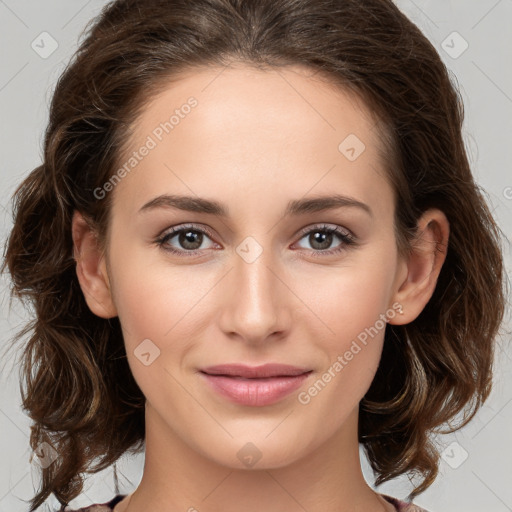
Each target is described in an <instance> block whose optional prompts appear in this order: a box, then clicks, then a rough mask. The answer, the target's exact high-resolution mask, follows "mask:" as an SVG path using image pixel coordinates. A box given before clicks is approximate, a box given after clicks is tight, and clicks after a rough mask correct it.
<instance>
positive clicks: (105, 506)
mask: <svg viewBox="0 0 512 512" xmlns="http://www.w3.org/2000/svg"><path fill="white" fill-rule="evenodd" d="M125 496H127V495H126V494H117V495H116V496H115V497H114V498H113V499H111V500H110V501H108V502H107V503H97V504H94V505H90V506H88V507H85V508H79V509H77V510H73V509H71V508H69V507H66V508H64V509H63V511H62V512H111V511H112V510H113V509H114V507H115V506H116V505H117V504H118V503H119V502H120V501H121V500H122V499H123V498H124V497H125ZM381 496H382V497H383V498H384V499H385V500H386V501H388V502H389V503H391V504H392V505H393V506H394V507H395V508H396V510H397V512H428V510H425V509H424V508H421V507H418V505H414V503H407V502H405V501H402V500H399V499H398V498H393V497H392V496H388V495H387V494H381Z"/></svg>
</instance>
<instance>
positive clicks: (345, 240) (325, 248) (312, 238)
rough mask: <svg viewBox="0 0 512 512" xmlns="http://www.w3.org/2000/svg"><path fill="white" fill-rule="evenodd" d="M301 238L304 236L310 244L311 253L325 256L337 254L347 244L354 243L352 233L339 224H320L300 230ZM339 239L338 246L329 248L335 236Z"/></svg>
mask: <svg viewBox="0 0 512 512" xmlns="http://www.w3.org/2000/svg"><path fill="white" fill-rule="evenodd" d="M301 235H303V236H302V238H301V240H302V239H303V238H306V240H307V242H308V243H309V244H310V245H311V247H312V250H313V255H314V256H315V257H316V256H325V255H331V254H337V253H339V252H341V251H344V250H346V249H347V246H350V245H355V243H356V242H355V237H354V235H353V234H352V233H351V232H350V231H348V230H345V229H343V228H341V227H339V226H335V227H330V226H326V225H325V224H322V225H320V226H314V227H313V228H307V230H305V231H302V232H301ZM336 237H337V238H338V239H340V240H341V243H340V244H339V245H338V247H335V248H334V249H329V247H330V246H331V244H332V242H333V240H334V239H335V238H336Z"/></svg>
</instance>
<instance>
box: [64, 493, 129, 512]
mask: <svg viewBox="0 0 512 512" xmlns="http://www.w3.org/2000/svg"><path fill="white" fill-rule="evenodd" d="M125 496H126V495H125V494H117V495H116V496H115V497H114V498H112V499H111V500H110V501H107V502H105V503H94V504H92V505H89V506H88V507H83V508H77V509H73V508H71V507H69V506H68V507H64V508H61V509H60V510H59V511H58V512H111V511H112V510H113V509H114V507H115V506H116V505H117V504H118V503H119V502H120V501H121V500H122V499H123V498H124V497H125ZM56 512H57V511H56Z"/></svg>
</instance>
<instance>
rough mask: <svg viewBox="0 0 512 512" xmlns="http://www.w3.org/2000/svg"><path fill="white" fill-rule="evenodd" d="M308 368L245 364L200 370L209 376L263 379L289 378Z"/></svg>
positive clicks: (287, 365)
mask: <svg viewBox="0 0 512 512" xmlns="http://www.w3.org/2000/svg"><path fill="white" fill-rule="evenodd" d="M310 371H311V370H310V369H309V368H304V367H299V366H291V365H289V364H274V363H269V364H262V365H261V366H247V365H245V364H220V365H216V366H209V367H208V368H203V369H201V372H203V373H207V374H209V375H227V376H230V377H244V378H247V379H251V378H252V379H257V378H265V377H290V376H297V375H302V374H303V373H308V372H310Z"/></svg>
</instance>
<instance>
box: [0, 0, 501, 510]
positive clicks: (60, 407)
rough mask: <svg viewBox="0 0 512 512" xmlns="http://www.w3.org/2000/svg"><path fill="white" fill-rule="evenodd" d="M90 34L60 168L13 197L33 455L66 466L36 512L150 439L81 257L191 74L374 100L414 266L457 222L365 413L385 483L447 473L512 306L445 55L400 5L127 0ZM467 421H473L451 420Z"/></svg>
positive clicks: (58, 129)
mask: <svg viewBox="0 0 512 512" xmlns="http://www.w3.org/2000/svg"><path fill="white" fill-rule="evenodd" d="M92 21H94V23H92V24H90V26H88V27H86V28H87V31H86V37H85V39H84V40H83V42H82V43H81V44H80V46H79V48H78V50H77V51H76V52H75V54H74V55H73V57H72V59H71V60H70V62H69V64H68V65H67V67H66V69H65V70H64V72H63V73H62V74H61V76H60V78H59V80H58V82H57V84H56V87H55V90H54V93H53V96H52V101H51V105H50V116H49V123H48V126H47V128H46V132H45V139H44V155H43V163H42V164H41V165H40V166H38V167H36V168H35V169H34V170H33V171H32V172H31V173H30V174H29V175H28V177H26V179H24V181H23V182H22V183H21V184H20V185H19V187H18V188H17V189H16V191H15V192H14V194H13V198H12V199H13V216H14V225H13V228H12V231H11V232H10V235H9V237H8V240H7V245H6V251H5V261H4V264H3V267H2V269H5V267H6V266H7V267H8V270H9V272H10V274H11V276H12V282H13V285H12V289H11V296H13V297H14V296H15V297H17V298H19V299H21V300H22V301H23V302H28V303H30V304H31V305H32V306H33V307H34V315H33V317H32V318H31V320H30V322H28V323H26V324H24V327H23V329H22V330H21V331H20V332H19V333H18V334H17V335H16V337H15V340H20V339H22V338H25V335H29V336H27V340H26V341H24V345H23V347H24V350H23V353H22V361H21V363H22V364H21V369H22V378H23V387H22V388H21V390H22V401H23V407H24V410H25V411H27V413H28V415H29V417H30V418H31V420H32V422H33V423H32V426H31V436H30V445H31V447H32V449H33V450H34V451H35V450H36V449H37V447H38V446H39V445H40V444H41V443H42V442H47V443H49V444H50V445H51V446H53V447H54V448H55V449H56V450H57V453H58V455H59V457H58V458H57V459H56V460H55V462H54V463H52V464H51V465H49V466H48V467H47V468H44V469H43V468H42V469H41V475H42V481H41V487H40V489H39V492H37V494H36V495H35V496H34V497H33V498H32V500H31V506H32V508H31V509H30V510H31V511H33V510H35V509H36V508H37V507H38V506H40V505H41V504H42V503H43V502H44V501H45V500H46V498H47V497H49V496H50V495H51V494H52V493H53V494H54V496H55V497H56V498H57V499H58V500H59V502H60V503H61V504H62V505H64V504H68V503H69V502H70V501H71V500H72V499H74V498H75V497H77V496H78V495H79V493H80V492H81V491H82V488H83V482H84V474H85V473H92V472H97V471H100V470H102V469H105V468H106V467H108V466H109V465H111V464H113V463H115V461H116V460H117V459H118V458H119V457H120V456H121V455H122V454H124V453H125V452H127V451H129V450H134V451H136V450H140V449H142V447H143V444H144V437H145V424H144V404H145V398H144V396H143V394H142V392H141V390H140V389H139V387H138V385H137V384H136V382H135V380H134V378H133V376H132V374H131V371H130V369H129V366H128V362H127V358H126V352H125V348H124V342H123V337H122V332H121V326H120V323H119V319H118V318H117V317H116V318H112V319H102V318H99V317H97V316H95V315H94V314H93V313H92V312H91V311H90V310H89V308H88V306H87V304H86V302H85V298H84V296H83V293H82V291H81V288H80V285H79V282H78V279H77V275H76V261H75V259H74V257H73V241H72V236H71V219H72V215H73V212H74V211H75V210H78V211H80V212H81V213H82V214H83V215H84V216H85V217H86V219H88V222H90V225H91V227H93V228H94V230H95V231H96V232H97V234H98V239H99V241H100V242H102V243H103V242H105V240H106V235H107V233H108V231H107V230H108V225H109V212H110V210H111V204H112V194H109V195H107V196H106V197H105V198H104V199H101V200H98V199H97V198H96V196H95V195H94V190H95V189H96V188H97V187H101V186H102V184H104V183H105V182H106V181H108V179H109V177H111V176H112V175H113V174H114V171H115V169H116V166H118V165H119V163H120V162H121V161H122V159H121V156H122V154H123V151H124V149H126V147H127V143H126V141H127V140H128V135H129V134H130V133H131V132H130V130H131V127H132V126H133V123H134V122H135V121H136V120H137V118H138V116H139V115H140V113H141V112H143V111H144V108H145V106H146V105H147V103H148V101H149V100H150V99H151V98H152V97H154V95H155V94H157V93H158V92H159V91H162V90H164V89H165V88H166V87H169V84H170V83H171V81H172V80H173V79H178V78H179V76H180V73H182V72H184V71H187V70H192V71H193V70H194V69H197V68H199V67H204V66H208V67H211V66H219V67H220V66H227V65H229V64H230V63H233V62H241V63H243V64H246V65H250V66H254V67H256V68H258V69H261V70H269V69H278V68H280V67H283V66H288V65H302V66H305V67H307V68H308V69H311V70H314V71H316V72H318V74H319V76H322V77H326V78H327V79H328V81H329V83H331V84H333V85H335V87H338V88H339V90H340V91H342V92H343V91H345V92H347V91H350V92H352V93H354V94H356V95H357V97H358V98H361V99H362V100H363V103H364V104H365V105H367V106H368V108H369V109H371V111H372V112H373V113H375V115H376V118H377V119H378V121H379V127H380V130H381V133H380V135H381V137H382V138H383V140H385V141H387V142H386V146H385V156H386V163H387V165H386V171H387V176H388V178H389V180H390V183H391V184H392V185H393V190H394V192H395V213H394V215H395V217H394V218H395V232H396V239H397V246H398V247H399V249H400V252H401V253H402V254H407V253H408V251H411V250H412V248H413V245H414V240H415V238H414V237H415V234H416V227H417V221H418V219H419V217H420V215H421V214H422V213H423V212H424V211H425V210H427V209H428V208H439V209H440V210H442V211H443V212H444V214H445V215H446V217H447V219H448V221H449V223H450V239H449V243H448V248H447V254H446V260H445V263H444V265H443V267H442V269H441V272H440V275H439V278H438V281H437V284H436V288H435V290H434V293H433V295H432V297H431V299H430V301H429V302H428V303H427V305H426V306H425V308H424V309H423V311H422V312H421V314H420V315H419V316H418V317H417V318H416V319H415V320H414V321H412V322H411V323H409V324H407V325H387V328H386V331H385V340H384V348H383V352H382V358H381V364H380V366H379V368H378V370H377V373H376V375H375V378H374V380H373V382H372V385H371V387H370V388H369V390H368V392H367V393H366V395H365V396H364V398H363V400H362V401H361V402H360V406H359V409H360V418H359V432H358V435H359V442H360V443H361V444H362V445H363V447H364V450H365V452H366V454H367V456H368V460H369V463H370V465H371V467H372V469H373V471H374V473H375V474H376V475H377V479H376V484H377V485H380V484H381V483H383V482H385V481H387V480H390V479H392V478H395V477H397V476H399V475H401V474H408V473H414V474H416V475H419V476H420V477H421V479H422V480H421V483H420V484H419V485H418V486H417V487H415V488H414V490H413V491H412V492H411V493H410V495H409V499H411V498H413V497H415V496H416V495H418V494H419V493H421V492H423V491H424V490H425V489H427V488H428V487H429V486H430V485H431V484H432V483H433V481H434V480H435V478H436V476H437V473H438V465H439V458H440V456H439V450H438V449H437V448H436V446H435V444H434V442H433V439H432V434H434V433H439V432H441V430H440V427H441V426H443V425H445V424H448V425H450V427H449V429H448V430H446V431H445V432H453V431H455V430H457V429H459V428H461V427H462V426H464V425H465V424H466V423H467V422H468V421H469V420H470V419H471V418H472V417H473V416H474V414H475V413H476V411H477V410H478V409H479V407H480V406H481V405H482V403H483V402H484V401H485V400H486V399H487V397H488V395H489V393H490V391H491V387H492V375H493V373H492V370H493V359H494V342H495V338H496V336H497V335H498V330H499V327H500V325H501V322H502V317H503V315H504V307H505V293H506V292H505V289H504V284H505V282H504V271H503V261H502V252H501V247H500V242H501V240H500V235H501V234H502V233H501V230H500V229H499V228H498V226H497V225H496V223H495V221H494V220H493V218H492V215H491V213H490V211H489V208H488V206H487V204H486V201H485V199H484V196H483V193H482V191H481V189H480V188H479V187H478V186H477V185H476V184H475V182H474V179H473V177H472V174H471V170H470V165H469V162H468V158H467V155H466V151H465V148H464V142H463V137H462V123H463V118H464V107H463V102H462V99H461V97H460V93H459V91H458V88H457V86H456V85H454V83H452V80H451V79H450V76H451V74H450V73H449V72H448V70H447V68H446V66H445V65H444V64H443V62H442V60H441V59H440V56H439V55H438V53H437V52H436V50H435V48H434V47H433V46H432V44H431V43H430V42H429V41H428V39H427V38H426V37H425V36H424V35H423V34H422V33H421V31H420V30H419V29H418V27H417V26H416V25H415V24H414V23H413V22H411V21H410V20H409V19H408V18H407V17H406V16H405V15H404V14H403V13H402V12H400V10H399V9H398V8H397V7H396V5H394V3H393V2H392V1H391V0H366V1H365V2H361V1H360V0H194V1H193V2H191V1H190V0H144V1H142V0H118V1H114V2H110V3H108V4H107V5H106V6H105V7H104V8H103V10H102V12H101V13H100V14H99V15H98V16H97V18H95V19H94V20H92ZM459 413H463V416H462V418H461V419H460V423H459V424H457V425H451V421H452V420H453V419H454V418H455V417H456V416H458V415H459Z"/></svg>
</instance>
